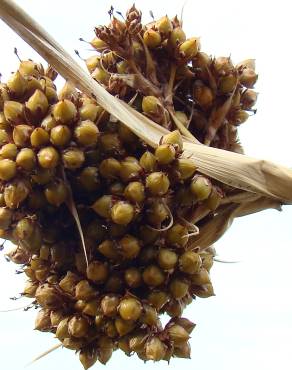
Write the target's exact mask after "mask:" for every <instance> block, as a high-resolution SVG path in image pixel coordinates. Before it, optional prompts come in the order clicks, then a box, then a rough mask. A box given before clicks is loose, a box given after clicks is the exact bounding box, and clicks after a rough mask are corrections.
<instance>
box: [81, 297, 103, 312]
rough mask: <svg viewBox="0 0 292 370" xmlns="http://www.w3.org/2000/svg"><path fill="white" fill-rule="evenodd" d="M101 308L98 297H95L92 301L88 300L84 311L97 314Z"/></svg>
mask: <svg viewBox="0 0 292 370" xmlns="http://www.w3.org/2000/svg"><path fill="white" fill-rule="evenodd" d="M99 309H100V306H99V302H98V301H97V300H96V299H94V300H92V301H89V302H86V304H85V305H84V307H83V310H82V312H83V313H84V314H85V315H88V316H96V315H97V314H98V313H99Z"/></svg>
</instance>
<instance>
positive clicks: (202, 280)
mask: <svg viewBox="0 0 292 370" xmlns="http://www.w3.org/2000/svg"><path fill="white" fill-rule="evenodd" d="M191 281H192V284H194V285H205V284H210V283H211V280H210V276H209V273H208V271H207V270H206V269H201V271H199V272H198V273H196V274H194V275H192V276H191Z"/></svg>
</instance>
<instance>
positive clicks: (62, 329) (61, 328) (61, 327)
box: [56, 317, 70, 340]
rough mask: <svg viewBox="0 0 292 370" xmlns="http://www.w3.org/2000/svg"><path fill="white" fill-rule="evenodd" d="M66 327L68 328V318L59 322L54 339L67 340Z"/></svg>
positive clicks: (67, 332)
mask: <svg viewBox="0 0 292 370" xmlns="http://www.w3.org/2000/svg"><path fill="white" fill-rule="evenodd" d="M68 326H69V317H65V318H64V319H63V320H61V321H60V322H59V324H58V326H57V330H56V337H57V338H58V339H59V340H63V339H65V338H69V336H70V334H69V331H68Z"/></svg>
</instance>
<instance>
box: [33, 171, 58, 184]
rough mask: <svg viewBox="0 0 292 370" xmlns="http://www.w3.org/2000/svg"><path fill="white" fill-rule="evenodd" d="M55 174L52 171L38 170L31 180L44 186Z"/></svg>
mask: <svg viewBox="0 0 292 370" xmlns="http://www.w3.org/2000/svg"><path fill="white" fill-rule="evenodd" d="M54 176H55V172H54V171H53V170H52V169H45V168H38V170H37V172H36V173H35V174H34V175H32V176H31V177H32V179H33V181H34V182H35V183H37V184H39V185H45V184H47V183H48V182H50V181H51V180H53V178H54Z"/></svg>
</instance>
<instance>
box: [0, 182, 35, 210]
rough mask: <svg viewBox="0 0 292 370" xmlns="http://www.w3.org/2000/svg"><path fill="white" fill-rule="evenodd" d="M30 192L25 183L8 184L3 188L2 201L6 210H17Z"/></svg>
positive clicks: (28, 186) (27, 184) (28, 185)
mask: <svg viewBox="0 0 292 370" xmlns="http://www.w3.org/2000/svg"><path fill="white" fill-rule="evenodd" d="M30 191H31V187H30V184H29V183H28V182H27V181H23V180H15V181H13V182H10V183H9V184H8V185H6V186H5V188H4V194H3V195H4V200H5V204H6V206H7V207H8V208H13V209H15V208H18V207H19V205H20V204H21V203H22V202H23V201H24V200H25V199H26V198H27V196H28V195H29V193H30Z"/></svg>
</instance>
